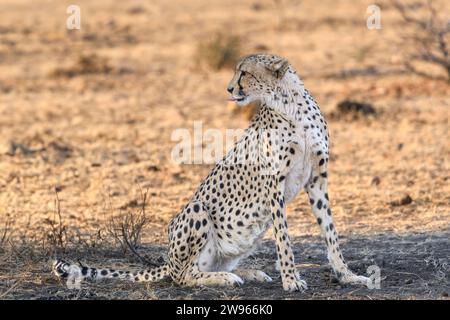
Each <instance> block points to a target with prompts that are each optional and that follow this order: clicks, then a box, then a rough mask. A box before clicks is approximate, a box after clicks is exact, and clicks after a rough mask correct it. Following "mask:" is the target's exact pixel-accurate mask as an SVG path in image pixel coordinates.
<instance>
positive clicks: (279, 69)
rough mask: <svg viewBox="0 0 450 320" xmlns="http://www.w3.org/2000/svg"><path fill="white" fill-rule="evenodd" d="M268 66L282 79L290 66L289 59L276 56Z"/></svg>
mask: <svg viewBox="0 0 450 320" xmlns="http://www.w3.org/2000/svg"><path fill="white" fill-rule="evenodd" d="M266 68H267V69H268V70H269V71H270V72H272V73H273V75H274V76H275V77H277V78H279V79H281V78H283V76H284V74H285V73H286V71H287V69H288V68H289V61H287V60H286V59H284V58H276V59H275V60H273V61H271V62H270V64H269V65H268V66H266Z"/></svg>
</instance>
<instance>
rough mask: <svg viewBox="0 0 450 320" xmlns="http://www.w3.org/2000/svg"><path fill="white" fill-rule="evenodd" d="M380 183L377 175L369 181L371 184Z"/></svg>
mask: <svg viewBox="0 0 450 320" xmlns="http://www.w3.org/2000/svg"><path fill="white" fill-rule="evenodd" d="M380 183H381V179H380V177H378V176H375V177H373V179H372V182H371V183H370V184H371V185H373V186H377V185H379V184H380Z"/></svg>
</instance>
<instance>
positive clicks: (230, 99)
mask: <svg viewBox="0 0 450 320" xmlns="http://www.w3.org/2000/svg"><path fill="white" fill-rule="evenodd" d="M245 98H246V97H238V98H236V97H231V98H229V99H228V101H244V99H245Z"/></svg>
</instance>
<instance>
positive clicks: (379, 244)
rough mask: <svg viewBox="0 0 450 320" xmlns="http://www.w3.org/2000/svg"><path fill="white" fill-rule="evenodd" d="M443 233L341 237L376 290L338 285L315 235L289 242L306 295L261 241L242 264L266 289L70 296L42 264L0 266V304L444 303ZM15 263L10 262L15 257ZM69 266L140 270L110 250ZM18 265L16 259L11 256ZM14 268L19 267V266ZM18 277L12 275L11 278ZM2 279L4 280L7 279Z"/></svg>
mask: <svg viewBox="0 0 450 320" xmlns="http://www.w3.org/2000/svg"><path fill="white" fill-rule="evenodd" d="M449 236H450V232H443V233H434V234H410V235H395V234H379V235H375V236H370V237H367V236H358V235H354V236H349V237H342V239H341V242H342V248H343V250H344V254H345V256H346V259H347V261H348V263H349V265H350V267H351V268H352V269H353V270H354V271H355V272H357V273H359V274H366V271H367V268H368V267H369V266H371V265H377V266H379V267H380V269H381V279H382V280H381V288H380V289H373V290H369V289H367V288H365V287H356V286H342V285H340V284H339V283H337V282H336V281H335V280H334V279H333V277H332V275H331V270H330V268H329V267H328V266H327V261H326V254H325V245H324V243H323V241H322V239H320V238H317V237H300V238H295V239H294V248H295V250H294V251H295V255H296V259H297V261H298V262H299V265H298V267H299V270H300V272H301V275H302V276H303V278H304V279H305V280H306V281H307V283H308V286H309V289H308V290H307V291H306V292H304V293H286V292H284V291H283V290H282V286H281V279H280V276H279V273H278V272H277V271H276V269H275V263H274V262H275V258H276V254H275V244H274V243H273V241H271V240H267V241H264V242H263V245H262V246H261V248H260V249H259V250H258V251H257V252H256V253H255V254H254V255H252V256H251V257H249V258H248V259H246V260H245V261H244V262H243V266H247V267H252V268H259V269H261V270H263V271H265V272H266V273H268V274H269V275H270V276H271V277H272V278H273V279H274V281H273V282H272V283H267V284H261V283H250V282H247V283H245V284H244V285H242V286H240V287H234V288H221V287H214V288H206V287H202V288H182V287H179V286H177V285H175V284H174V283H173V282H172V281H171V280H163V281H161V282H158V283H151V284H136V283H127V282H115V281H102V282H97V283H91V282H86V283H83V286H82V289H81V290H69V289H67V288H66V287H65V285H64V283H62V282H59V281H58V280H57V279H55V278H54V277H53V276H52V275H51V274H50V267H49V262H48V261H43V260H45V259H41V260H40V261H36V262H35V263H29V262H27V263H26V262H25V261H22V263H23V264H26V266H27V267H26V268H25V269H26V270H22V271H18V268H20V266H19V265H18V266H17V267H16V268H17V269H16V268H10V267H7V266H6V265H5V264H4V263H2V265H1V269H2V270H1V273H3V275H6V279H11V280H8V281H0V290H1V291H0V297H2V298H3V299H12V298H14V299H448V295H449V294H450V279H449V278H450V248H449ZM142 250H143V251H145V252H148V253H149V254H148V255H147V257H148V258H149V259H153V260H154V261H157V260H158V259H159V260H160V261H161V257H163V258H165V250H166V248H165V247H164V246H146V247H145V248H142ZM16 258H17V257H16ZM65 258H67V259H72V260H73V261H77V260H81V261H83V263H86V264H91V265H101V266H113V267H114V268H116V269H117V268H121V267H122V268H123V267H126V266H130V265H132V266H133V267H135V268H138V267H139V264H135V263H133V261H134V262H135V260H134V258H133V257H131V256H124V255H123V254H122V253H121V252H119V251H118V250H117V249H116V250H109V251H106V250H92V249H89V250H86V251H85V252H84V251H82V250H80V249H77V250H76V253H75V250H74V251H72V253H71V252H70V250H69V252H68V253H66V256H65ZM17 259H18V258H17ZM18 262H20V261H18ZM14 272H15V274H16V275H17V276H16V279H15V280H14V278H15V277H14V276H13V275H12V274H11V273H14ZM8 273H9V274H8Z"/></svg>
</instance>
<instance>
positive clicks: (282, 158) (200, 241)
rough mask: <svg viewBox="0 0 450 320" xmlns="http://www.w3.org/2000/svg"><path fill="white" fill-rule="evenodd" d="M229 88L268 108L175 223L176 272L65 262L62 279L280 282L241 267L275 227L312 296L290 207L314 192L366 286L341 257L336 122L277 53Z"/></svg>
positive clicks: (287, 262)
mask: <svg viewBox="0 0 450 320" xmlns="http://www.w3.org/2000/svg"><path fill="white" fill-rule="evenodd" d="M228 91H229V92H230V93H231V94H232V99H233V100H235V101H236V103H237V104H238V105H241V106H242V105H246V104H248V103H249V102H252V101H259V103H260V105H261V107H260V108H259V112H258V114H257V115H256V116H255V117H254V119H253V120H252V122H251V124H250V127H249V128H248V129H247V130H246V131H245V133H244V135H243V136H242V138H241V139H240V140H239V141H238V142H237V143H236V145H235V146H234V148H233V149H232V150H230V151H229V153H228V154H227V155H226V156H225V157H224V159H223V160H221V161H219V162H218V163H217V164H216V166H215V167H214V168H213V170H212V171H211V173H210V174H209V175H208V176H207V177H206V179H205V180H204V181H203V182H202V183H201V185H200V186H199V188H198V189H197V191H196V192H195V194H194V195H193V197H192V198H191V200H190V201H189V203H188V204H187V205H186V206H185V207H184V208H183V210H181V212H180V213H179V214H178V215H176V216H175V217H174V218H173V220H172V221H171V222H170V224H169V230H168V231H169V253H168V263H167V265H165V266H163V267H159V268H155V269H151V270H146V271H138V272H134V273H131V272H129V271H116V270H111V269H95V268H90V267H83V266H77V265H75V264H69V263H65V262H63V261H58V262H56V263H55V265H54V270H55V273H56V274H57V275H59V276H61V277H69V276H70V275H71V274H76V275H77V276H78V277H81V278H82V279H85V278H95V279H99V278H118V279H124V280H131V281H156V280H159V279H161V278H163V277H165V276H170V277H171V278H172V279H173V280H174V281H175V282H176V283H178V284H180V285H185V286H198V285H236V284H242V283H243V282H244V280H248V281H271V278H270V277H269V276H268V275H266V274H265V273H264V272H262V271H260V270H249V269H240V268H238V264H239V261H240V260H241V259H242V258H245V257H246V256H248V255H249V254H251V253H252V251H253V250H254V249H255V248H256V247H257V246H258V244H259V242H260V240H261V239H262V237H263V236H264V234H265V233H266V231H267V229H268V228H269V227H270V226H273V230H274V236H275V242H276V249H277V256H278V264H279V270H280V273H281V279H282V283H283V288H284V289H285V290H287V291H298V290H304V289H306V288H307V285H306V282H305V281H303V280H302V279H301V278H300V275H299V273H298V271H297V270H296V268H295V261H294V255H293V251H292V246H291V242H290V238H289V234H288V225H287V222H286V204H287V203H289V202H290V201H292V200H293V198H294V197H295V196H296V195H297V193H298V192H299V191H300V190H302V189H305V190H306V192H307V194H308V197H309V201H310V203H311V207H312V211H313V213H314V215H315V216H316V219H317V222H318V224H319V226H320V228H321V230H322V233H323V235H324V237H325V240H326V244H327V251H328V258H329V261H330V264H331V266H332V268H333V270H334V272H335V274H336V276H337V277H338V279H339V280H340V281H341V282H343V283H361V284H366V283H367V281H368V279H367V278H366V277H362V276H357V275H355V274H354V273H352V272H351V271H350V270H349V268H348V267H347V265H346V263H345V262H344V258H343V256H342V253H341V251H340V248H339V244H338V235H337V231H336V228H335V226H334V225H333V221H332V216H331V208H330V201H329V197H328V190H327V181H328V180H327V179H328V160H329V150H328V149H329V135H328V127H327V123H326V121H325V119H324V117H323V115H322V113H321V112H320V110H319V107H318V105H317V103H316V101H315V100H314V99H313V98H312V96H311V95H310V94H309V92H308V91H307V90H306V89H305V88H304V86H303V83H302V81H301V80H300V78H299V77H298V76H297V74H296V72H295V70H294V69H293V67H292V66H291V65H290V64H289V63H288V61H287V60H286V59H284V58H281V57H279V56H275V55H265V54H264V55H263V54H259V55H251V56H247V57H244V58H243V59H242V60H241V61H240V62H239V63H238V65H237V67H236V71H235V75H234V77H233V79H232V80H231V82H230V84H229V86H228Z"/></svg>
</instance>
